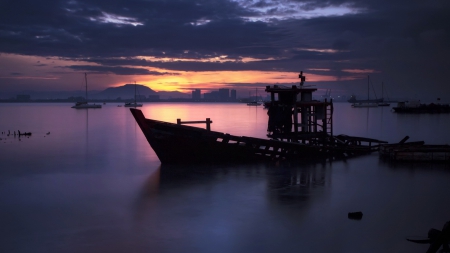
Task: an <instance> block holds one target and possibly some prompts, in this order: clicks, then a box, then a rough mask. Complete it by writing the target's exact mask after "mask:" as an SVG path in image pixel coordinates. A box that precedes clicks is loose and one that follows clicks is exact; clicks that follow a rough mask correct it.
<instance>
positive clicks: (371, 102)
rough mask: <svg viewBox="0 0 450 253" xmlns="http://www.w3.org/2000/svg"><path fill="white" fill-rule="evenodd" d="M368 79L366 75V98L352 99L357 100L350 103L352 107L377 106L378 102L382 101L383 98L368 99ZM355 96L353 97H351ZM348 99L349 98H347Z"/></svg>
mask: <svg viewBox="0 0 450 253" xmlns="http://www.w3.org/2000/svg"><path fill="white" fill-rule="evenodd" d="M369 93H370V80H369V76H367V100H359V101H358V100H356V99H355V100H354V101H358V102H354V103H353V104H352V107H353V108H361V107H378V103H379V102H383V99H375V100H370V99H369V98H370V95H369ZM353 98H355V97H353ZM349 101H350V100H349Z"/></svg>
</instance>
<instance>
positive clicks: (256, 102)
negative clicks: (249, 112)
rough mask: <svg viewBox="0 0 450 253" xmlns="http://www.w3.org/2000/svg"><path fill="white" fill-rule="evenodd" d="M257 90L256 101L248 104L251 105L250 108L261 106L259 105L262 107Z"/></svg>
mask: <svg viewBox="0 0 450 253" xmlns="http://www.w3.org/2000/svg"><path fill="white" fill-rule="evenodd" d="M255 90H256V96H255V101H251V102H248V103H247V105H249V106H259V105H262V103H261V102H258V88H255Z"/></svg>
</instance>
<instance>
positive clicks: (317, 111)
mask: <svg viewBox="0 0 450 253" xmlns="http://www.w3.org/2000/svg"><path fill="white" fill-rule="evenodd" d="M299 78H300V84H299V85H293V86H292V87H283V86H278V85H274V86H267V87H266V89H265V91H266V92H269V93H270V103H269V106H268V115H269V122H268V127H267V131H268V134H267V136H268V137H270V138H272V139H275V140H281V141H289V142H301V143H307V144H308V143H309V144H316V143H318V142H321V143H324V142H326V141H327V139H328V138H329V137H332V136H333V118H332V114H333V102H332V100H331V99H330V100H329V101H328V100H327V99H325V100H324V101H318V100H314V99H313V96H312V94H313V92H315V91H317V89H316V88H311V87H306V86H304V82H305V80H306V77H305V76H304V75H303V72H300V75H299Z"/></svg>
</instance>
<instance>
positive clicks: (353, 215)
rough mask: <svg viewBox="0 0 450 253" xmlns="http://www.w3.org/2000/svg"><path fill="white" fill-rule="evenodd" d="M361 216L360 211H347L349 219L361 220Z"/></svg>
mask: <svg viewBox="0 0 450 253" xmlns="http://www.w3.org/2000/svg"><path fill="white" fill-rule="evenodd" d="M362 217H363V213H362V212H350V213H348V218H349V219H351V220H361V219H362Z"/></svg>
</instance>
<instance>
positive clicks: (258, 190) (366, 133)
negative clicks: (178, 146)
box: [0, 103, 450, 253]
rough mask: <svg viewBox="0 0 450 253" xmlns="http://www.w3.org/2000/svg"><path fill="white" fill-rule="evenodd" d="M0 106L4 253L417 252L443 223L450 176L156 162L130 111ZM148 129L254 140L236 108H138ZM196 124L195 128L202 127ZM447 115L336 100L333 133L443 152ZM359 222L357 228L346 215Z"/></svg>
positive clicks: (359, 165)
mask: <svg viewBox="0 0 450 253" xmlns="http://www.w3.org/2000/svg"><path fill="white" fill-rule="evenodd" d="M70 106H71V105H70V104H0V119H1V120H0V131H2V132H6V133H7V132H8V130H9V131H10V132H11V133H13V132H14V131H17V130H20V131H22V132H32V136H31V137H29V138H28V137H21V138H20V139H19V138H18V137H14V136H12V135H10V136H6V134H2V135H1V136H0V138H1V140H0V251H1V252H27V253H28V252H245V253H248V252H258V253H263V252H358V253H360V252H383V253H386V252H425V251H426V249H427V248H428V246H427V245H420V244H413V243H410V242H407V241H406V240H405V237H406V236H426V235H427V232H428V230H429V229H430V228H437V229H441V228H442V226H443V224H444V223H445V222H446V221H448V220H450V202H449V201H448V196H450V187H449V182H450V168H449V167H448V166H444V165H438V164H392V163H388V162H383V161H381V160H379V157H378V154H372V155H368V156H363V157H359V158H354V159H350V160H348V161H346V162H344V161H338V162H333V163H324V164H310V165H276V164H246V165H236V166H232V167H230V166H194V165H189V164H186V165H182V166H167V165H161V163H160V162H159V160H158V158H157V157H156V155H155V153H154V152H153V150H152V149H151V147H150V146H149V144H148V143H147V141H146V140H145V138H144V136H143V134H142V132H141V130H140V129H139V127H138V126H137V124H136V123H135V121H134V119H133V117H132V115H131V113H130V112H129V109H127V108H123V107H117V104H106V105H104V106H103V108H102V109H90V110H75V109H72V108H70ZM142 110H143V112H144V114H145V115H146V116H147V117H148V118H154V119H159V120H164V121H170V122H176V119H177V118H181V119H182V120H204V119H205V118H211V119H212V120H213V124H212V129H213V130H216V131H222V132H227V133H230V134H235V135H246V136H255V137H261V138H264V137H265V134H266V127H267V114H266V113H267V111H266V110H264V109H263V108H262V107H248V106H246V105H245V104H217V103H212V104H203V103H202V104H189V103H148V104H145V105H144V107H142ZM201 127H203V126H201ZM448 129H450V115H445V114H443V115H398V114H395V113H393V112H391V111H390V108H351V107H350V104H348V103H335V110H334V133H335V134H348V135H354V136H363V137H371V138H377V139H382V140H386V141H389V142H398V141H400V140H401V139H402V138H403V137H404V136H406V135H409V136H410V137H411V138H410V140H411V141H415V140H424V141H426V142H427V143H432V144H445V143H450V135H449V134H448ZM353 211H362V212H363V213H364V216H363V218H362V220H360V221H355V220H349V219H348V218H347V213H348V212H353Z"/></svg>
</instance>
